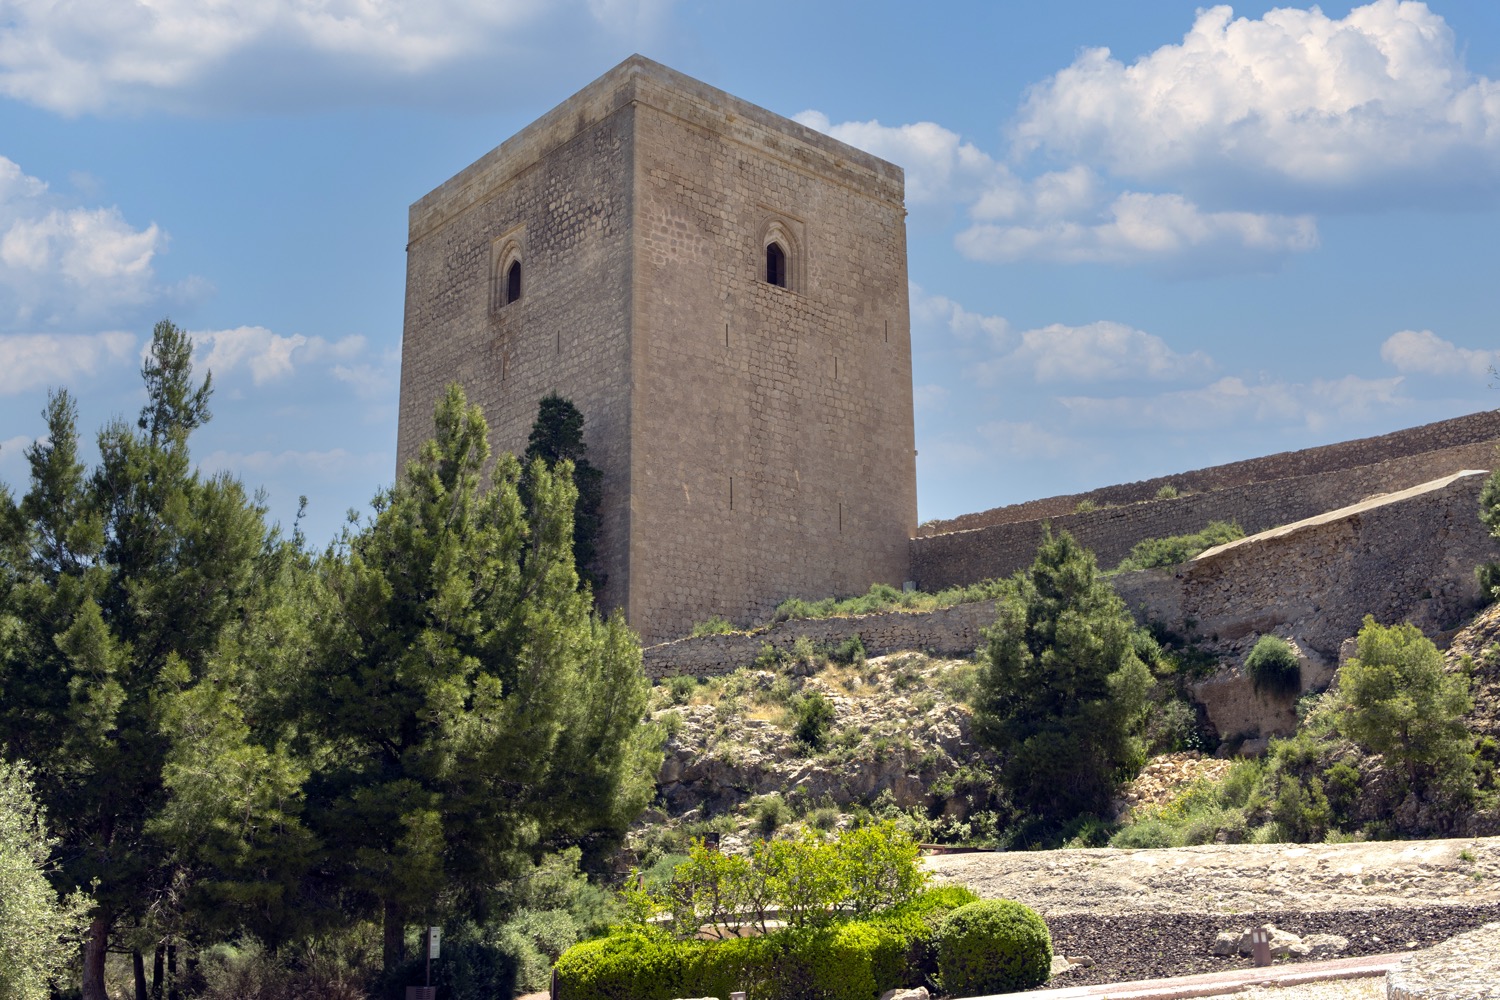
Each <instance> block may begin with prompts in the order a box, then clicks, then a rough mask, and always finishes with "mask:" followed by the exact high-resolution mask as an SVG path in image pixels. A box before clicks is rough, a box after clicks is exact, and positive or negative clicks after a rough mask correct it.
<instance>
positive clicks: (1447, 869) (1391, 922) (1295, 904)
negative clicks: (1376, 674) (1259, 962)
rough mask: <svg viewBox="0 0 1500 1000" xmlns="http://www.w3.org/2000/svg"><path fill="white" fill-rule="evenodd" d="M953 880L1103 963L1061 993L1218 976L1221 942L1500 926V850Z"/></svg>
mask: <svg viewBox="0 0 1500 1000" xmlns="http://www.w3.org/2000/svg"><path fill="white" fill-rule="evenodd" d="M927 863H928V865H929V867H930V868H931V869H932V870H933V871H934V873H935V874H936V875H937V876H938V878H939V879H940V880H941V881H949V882H957V883H960V884H964V885H967V886H969V887H970V888H971V889H973V890H974V891H975V892H977V893H979V894H980V895H981V896H983V897H985V898H987V899H996V898H1004V899H1015V900H1017V901H1019V902H1022V903H1025V904H1026V905H1028V906H1031V907H1033V908H1034V909H1036V910H1037V911H1038V912H1039V913H1041V914H1042V916H1043V917H1044V918H1045V919H1046V920H1047V924H1048V926H1049V927H1050V928H1051V930H1052V937H1053V946H1054V951H1055V952H1057V953H1059V954H1063V955H1067V956H1069V957H1070V958H1077V957H1079V956H1084V955H1086V956H1088V957H1089V958H1091V959H1093V962H1094V964H1093V965H1092V966H1089V967H1085V968H1075V969H1073V970H1071V971H1069V972H1066V973H1064V974H1062V975H1060V976H1058V977H1056V978H1055V979H1054V980H1053V981H1052V982H1051V983H1050V984H1049V985H1050V986H1052V987H1054V988H1055V987H1063V986H1081V985H1086V984H1090V983H1110V982H1123V981H1129V980H1134V979H1147V978H1152V977H1165V976H1181V975H1192V974H1194V973H1200V972H1217V971H1224V970H1227V969H1234V968H1243V967H1248V966H1250V965H1251V962H1250V960H1249V959H1241V958H1216V957H1214V956H1213V955H1212V954H1210V948H1211V946H1212V944H1213V940H1214V937H1215V936H1216V935H1217V934H1218V933H1219V932H1220V931H1240V930H1242V929H1244V928H1248V927H1251V926H1254V925H1257V924H1261V923H1273V924H1275V925H1276V926H1277V927H1280V928H1282V929H1283V930H1287V931H1291V932H1292V933H1294V934H1298V935H1306V934H1311V933H1317V932H1321V933H1328V934H1339V935H1342V936H1343V937H1346V938H1348V939H1349V948H1348V950H1347V951H1345V952H1344V954H1345V955H1347V956H1355V955H1375V954H1380V953H1382V952H1392V951H1403V950H1409V949H1416V948H1426V947H1429V946H1431V945H1433V944H1436V943H1438V942H1440V941H1444V940H1447V939H1448V938H1450V937H1452V936H1453V935H1455V934H1458V933H1461V932H1463V931H1467V930H1471V929H1473V928H1476V927H1479V926H1481V925H1482V924H1484V923H1487V922H1492V921H1496V920H1500V838H1482V839H1467V840H1438V841H1404V842H1385V843H1371V844H1313V845H1302V844H1296V845H1292V844H1272V845H1212V846H1205V847H1190V848H1178V849H1171V850H1149V851H1147V850H1142V851H1120V850H1098V851H1037V852H1025V853H1023V852H1017V853H1006V854H957V855H940V856H937V857H932V858H928V859H927ZM1282 995H1283V996H1285V997H1286V998H1287V1000H1291V995H1290V994H1282Z"/></svg>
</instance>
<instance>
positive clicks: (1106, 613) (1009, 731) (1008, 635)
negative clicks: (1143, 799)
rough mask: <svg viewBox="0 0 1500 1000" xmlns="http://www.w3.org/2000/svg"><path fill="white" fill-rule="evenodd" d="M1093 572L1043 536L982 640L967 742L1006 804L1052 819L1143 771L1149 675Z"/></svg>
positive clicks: (1088, 556)
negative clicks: (985, 761) (980, 752)
mask: <svg viewBox="0 0 1500 1000" xmlns="http://www.w3.org/2000/svg"><path fill="white" fill-rule="evenodd" d="M1097 573H1098V570H1097V567H1096V566H1095V563H1094V557H1093V554H1092V553H1090V552H1089V551H1088V550H1087V549H1084V548H1083V547H1082V546H1080V545H1079V544H1078V543H1077V542H1076V541H1074V540H1073V537H1072V536H1071V535H1069V534H1068V533H1067V532H1062V533H1060V534H1058V535H1056V536H1053V535H1052V533H1051V530H1050V529H1049V530H1048V531H1047V534H1046V536H1045V537H1044V538H1043V541H1042V544H1041V547H1040V548H1039V549H1038V550H1037V556H1036V560H1035V561H1034V562H1033V563H1032V564H1031V566H1030V568H1029V569H1026V570H1023V571H1021V572H1018V573H1017V574H1016V575H1015V577H1013V578H1012V580H1011V581H1010V584H1009V586H1008V587H1007V590H1006V593H1005V594H1004V595H1003V596H1002V597H1001V598H1000V599H999V600H998V601H997V602H996V603H997V607H998V611H999V617H998V619H997V621H996V622H995V624H994V625H993V626H991V627H990V629H988V630H987V632H986V633H985V635H986V638H987V639H988V646H987V647H986V648H985V650H984V663H983V666H982V667H981V670H980V675H979V683H978V688H977V692H976V695H975V701H974V722H975V731H976V734H977V735H978V736H979V738H980V739H981V740H983V741H984V742H985V743H986V744H988V745H989V746H991V747H993V748H994V749H995V750H996V751H998V753H999V755H1000V759H1001V764H1000V781H1001V784H1002V785H1003V786H1004V787H1005V788H1006V789H1007V791H1008V792H1009V794H1010V796H1011V798H1012V800H1013V801H1014V802H1016V803H1017V804H1018V805H1021V806H1023V807H1024V808H1026V809H1028V810H1029V811H1031V812H1032V813H1033V814H1034V815H1037V816H1040V817H1042V818H1044V819H1046V820H1048V821H1052V822H1057V821H1063V820H1066V819H1069V818H1071V817H1073V816H1077V815H1080V814H1083V813H1099V812H1102V811H1103V810H1104V809H1105V807H1106V806H1107V805H1108V804H1109V797H1110V794H1111V793H1112V792H1113V791H1114V789H1115V788H1116V787H1117V785H1118V784H1119V782H1120V781H1121V780H1123V779H1124V778H1126V777H1128V776H1129V775H1130V774H1131V773H1133V772H1134V770H1136V769H1138V768H1139V767H1140V765H1141V763H1142V749H1141V744H1140V740H1139V738H1138V734H1139V731H1140V728H1141V723H1142V721H1143V718H1144V713H1145V708H1146V692H1147V690H1148V689H1149V687H1150V684H1151V676H1150V672H1149V671H1148V670H1147V668H1146V666H1145V665H1144V664H1143V663H1141V661H1140V659H1139V658H1138V657H1137V656H1136V654H1135V652H1134V648H1133V643H1132V632H1133V625H1132V623H1131V620H1130V617H1129V615H1128V614H1127V613H1126V611H1125V606H1124V604H1123V603H1122V602H1121V601H1120V599H1119V598H1118V597H1117V596H1115V593H1114V591H1112V590H1111V589H1110V588H1109V586H1108V585H1107V584H1105V583H1104V582H1103V581H1101V580H1100V579H1098V575H1097Z"/></svg>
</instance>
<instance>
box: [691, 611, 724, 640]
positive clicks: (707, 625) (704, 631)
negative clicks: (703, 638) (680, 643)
mask: <svg viewBox="0 0 1500 1000" xmlns="http://www.w3.org/2000/svg"><path fill="white" fill-rule="evenodd" d="M733 631H734V623H733V622H731V621H730V620H729V619H728V618H725V617H724V616H723V615H714V616H713V617H712V618H710V619H708V620H707V621H702V622H694V623H693V635H695V636H700V635H728V634H729V633H730V632H733Z"/></svg>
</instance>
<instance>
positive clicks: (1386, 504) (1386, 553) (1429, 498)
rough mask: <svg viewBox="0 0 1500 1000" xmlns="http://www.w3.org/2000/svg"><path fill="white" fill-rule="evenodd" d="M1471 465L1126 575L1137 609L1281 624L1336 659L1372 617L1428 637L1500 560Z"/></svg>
mask: <svg viewBox="0 0 1500 1000" xmlns="http://www.w3.org/2000/svg"><path fill="white" fill-rule="evenodd" d="M1484 481H1485V476H1484V474H1482V473H1477V472H1471V473H1467V474H1460V475H1455V476H1450V477H1448V478H1446V479H1441V480H1436V481H1434V482H1432V483H1427V484H1423V485H1421V486H1418V487H1414V488H1413V489H1410V490H1405V491H1401V492H1399V493H1396V494H1392V495H1391V496H1389V497H1385V498H1381V499H1378V500H1372V501H1368V502H1366V503H1362V504H1356V505H1353V506H1351V507H1347V508H1344V509H1342V510H1338V511H1331V512H1328V513H1326V514H1323V515H1320V516H1318V517H1315V518H1311V519H1308V520H1306V521H1302V522H1298V523H1295V524H1290V525H1286V526H1285V527H1282V528H1278V529H1275V530H1272V531H1267V532H1264V533H1261V534H1259V535H1256V536H1251V537H1249V538H1244V539H1241V540H1240V541H1237V542H1231V543H1230V544H1228V545H1224V546H1219V547H1218V548H1215V549H1210V550H1208V551H1207V552H1205V553H1203V554H1202V555H1200V556H1198V557H1197V558H1196V559H1193V560H1192V561H1190V562H1188V563H1185V564H1184V565H1183V566H1181V567H1179V568H1178V569H1177V571H1176V573H1175V574H1169V573H1167V572H1164V571H1149V572H1146V573H1130V574H1122V575H1121V576H1119V577H1117V578H1115V580H1114V585H1115V590H1116V592H1117V593H1119V594H1120V596H1121V597H1122V598H1124V599H1125V602H1126V603H1127V605H1129V606H1130V607H1131V608H1133V609H1144V610H1145V612H1146V613H1147V614H1149V615H1151V616H1152V617H1153V618H1156V619H1158V620H1160V621H1162V622H1164V623H1166V624H1167V625H1169V626H1171V627H1173V628H1175V629H1179V630H1186V629H1187V627H1188V625H1189V623H1192V624H1193V625H1194V626H1195V628H1196V633H1197V634H1198V635H1200V636H1203V637H1206V638H1209V639H1210V640H1211V641H1217V642H1220V643H1224V642H1231V641H1234V640H1236V639H1240V638H1243V637H1251V636H1256V635H1264V634H1268V633H1270V632H1272V631H1277V632H1278V633H1280V634H1289V635H1291V636H1293V637H1295V638H1296V640H1297V642H1298V644H1299V645H1301V646H1302V647H1303V648H1305V649H1309V650H1311V651H1313V652H1315V653H1317V654H1318V655H1319V656H1321V657H1324V658H1326V659H1330V660H1336V659H1337V656H1338V650H1339V646H1340V645H1341V644H1342V642H1343V641H1344V640H1345V639H1347V638H1349V637H1350V636H1353V635H1354V634H1355V633H1357V632H1358V631H1359V627H1360V623H1361V622H1362V620H1363V619H1364V616H1365V615H1367V614H1370V615H1374V616H1375V619H1376V620H1377V621H1379V622H1381V623H1382V624H1394V623H1398V622H1402V621H1410V622H1411V623H1412V624H1414V625H1416V626H1418V627H1419V628H1421V629H1422V631H1423V632H1425V633H1426V634H1428V635H1437V634H1439V633H1441V632H1443V631H1445V630H1447V629H1450V628H1453V627H1454V626H1456V625H1458V624H1460V623H1461V622H1462V621H1463V619H1464V618H1466V617H1467V616H1468V615H1470V614H1471V613H1472V612H1473V611H1475V610H1476V609H1477V608H1478V607H1479V605H1480V603H1481V598H1480V594H1479V585H1478V582H1477V580H1476V579H1475V576H1474V568H1475V567H1476V566H1478V565H1479V564H1480V563H1483V562H1488V561H1492V560H1495V559H1500V543H1497V542H1496V540H1495V539H1494V538H1491V537H1490V535H1489V533H1488V532H1487V531H1486V530H1485V528H1484V525H1483V524H1481V523H1480V521H1479V517H1478V509H1479V491H1480V489H1481V488H1482V487H1483V485H1484Z"/></svg>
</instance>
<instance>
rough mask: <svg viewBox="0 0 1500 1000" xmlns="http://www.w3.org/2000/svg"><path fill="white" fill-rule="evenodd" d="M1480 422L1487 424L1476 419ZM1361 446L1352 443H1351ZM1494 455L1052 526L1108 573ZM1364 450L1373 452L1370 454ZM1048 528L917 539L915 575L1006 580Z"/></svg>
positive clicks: (1261, 486)
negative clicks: (1227, 528)
mask: <svg viewBox="0 0 1500 1000" xmlns="http://www.w3.org/2000/svg"><path fill="white" fill-rule="evenodd" d="M1479 417H1484V418H1486V420H1479V419H1477V418H1479ZM1494 417H1496V414H1491V413H1485V414H1475V415H1474V418H1472V419H1471V418H1463V420H1462V422H1461V427H1462V428H1463V429H1465V430H1466V432H1473V433H1478V430H1482V429H1484V428H1485V427H1487V426H1488V424H1487V421H1488V420H1489V419H1490V418H1494ZM1450 423H1457V422H1450ZM1429 426H1436V425H1429ZM1476 428H1477V429H1476ZM1416 430H1422V428H1416ZM1371 440H1379V439H1371ZM1358 443H1359V442H1350V444H1351V445H1353V444H1358ZM1332 447H1336V446H1332ZM1494 451H1495V444H1494V442H1493V441H1492V440H1490V439H1485V440H1482V441H1477V442H1472V443H1469V444H1463V445H1456V446H1450V447H1447V448H1443V449H1440V450H1437V451H1431V452H1425V453H1418V454H1414V455H1407V456H1403V457H1399V458H1393V459H1390V460H1388V461H1384V462H1379V463H1376V464H1373V465H1359V466H1354V467H1351V468H1346V469H1336V470H1333V471H1328V472H1320V473H1317V474H1313V475H1305V476H1295V477H1291V478H1283V479H1270V480H1264V481H1260V482H1251V483H1246V484H1244V485H1241V486H1234V487H1229V488H1225V489H1216V490H1214V491H1212V492H1206V493H1193V494H1189V495H1187V496H1179V497H1177V498H1175V499H1172V500H1153V501H1143V502H1140V503H1133V504H1128V505H1125V506H1120V507H1105V508H1101V509H1099V510H1093V511H1088V512H1085V513H1078V512H1070V513H1066V514H1061V515H1058V516H1056V517H1052V518H1050V523H1051V524H1052V527H1053V529H1054V530H1058V531H1061V530H1066V531H1068V532H1071V533H1072V534H1073V536H1074V537H1075V538H1077V539H1078V541H1079V542H1081V543H1082V544H1083V545H1085V546H1087V547H1088V548H1089V549H1092V550H1093V552H1094V554H1095V555H1096V556H1097V558H1098V560H1099V565H1100V566H1101V567H1102V568H1106V569H1107V568H1110V567H1113V566H1115V565H1117V564H1118V563H1119V562H1120V560H1121V559H1123V558H1125V556H1127V555H1128V554H1129V553H1130V549H1131V547H1132V546H1133V545H1135V543H1137V542H1139V541H1141V540H1142V539H1145V538H1164V537H1168V536H1171V535H1182V534H1189V533H1191V532H1195V531H1200V530H1202V529H1203V528H1204V527H1206V526H1207V525H1208V524H1209V522H1211V521H1235V522H1237V523H1238V524H1239V526H1240V527H1241V528H1243V529H1244V530H1245V531H1246V532H1247V533H1251V534H1253V533H1255V532H1258V531H1264V530H1266V529H1267V528H1273V527H1276V526H1278V525H1282V524H1289V523H1291V522H1293V521H1299V520H1302V519H1303V518H1308V517H1312V516H1314V515H1316V514H1320V513H1322V512H1324V511H1329V510H1334V509H1336V508H1339V507H1344V506H1347V505H1348V504H1351V503H1356V502H1358V501H1360V500H1363V499H1365V498H1366V497H1369V496H1372V495H1375V494H1379V493H1389V492H1392V491H1395V490H1402V489H1406V488H1408V487H1410V486H1414V485H1416V484H1418V483H1423V482H1427V481H1429V480H1432V479H1436V478H1438V477H1440V476H1446V475H1449V474H1451V473H1454V472H1457V471H1458V470H1460V469H1489V468H1492V467H1493V465H1494V459H1495V456H1494ZM1293 454H1294V455H1295V454H1300V453H1293ZM1357 454H1360V455H1363V454H1367V452H1366V451H1365V450H1363V449H1362V450H1360V451H1359V452H1357ZM1283 457H1285V456H1283ZM1291 464H1292V463H1291V460H1290V458H1287V460H1286V462H1285V463H1284V466H1286V467H1290V465H1291ZM1043 524H1044V522H1043V521H1041V520H1030V521H1018V522H1011V523H1002V524H995V525H990V526H988V527H982V528H975V529H971V530H967V531H957V532H950V533H948V534H942V535H930V536H926V537H921V538H914V539H912V542H911V573H912V576H911V579H913V580H914V581H916V583H917V585H918V586H919V587H920V588H921V589H923V590H926V591H935V590H940V589H942V588H944V587H951V586H955V585H960V584H968V583H974V582H976V581H978V580H984V579H989V578H993V577H1001V576H1008V575H1010V574H1011V573H1014V572H1015V571H1016V570H1017V569H1020V568H1022V567H1024V566H1027V565H1029V564H1030V563H1031V560H1032V559H1033V558H1034V557H1035V555H1036V549H1037V545H1038V543H1039V542H1040V541H1041V538H1042V528H1043Z"/></svg>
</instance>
